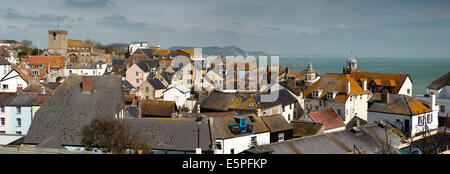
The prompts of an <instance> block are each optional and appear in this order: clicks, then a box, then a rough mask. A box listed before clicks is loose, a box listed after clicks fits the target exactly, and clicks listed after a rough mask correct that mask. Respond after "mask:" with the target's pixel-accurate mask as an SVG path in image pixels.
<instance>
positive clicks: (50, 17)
mask: <svg viewBox="0 0 450 174" xmlns="http://www.w3.org/2000/svg"><path fill="white" fill-rule="evenodd" d="M3 17H4V18H6V19H21V20H31V21H37V22H53V21H57V19H58V18H59V19H61V20H72V18H71V17H69V16H67V15H63V16H58V15H55V14H48V13H45V14H39V15H22V13H20V12H18V11H17V10H16V9H13V8H8V9H7V10H6V14H5V15H3Z"/></svg>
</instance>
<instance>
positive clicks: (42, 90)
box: [41, 86, 45, 94]
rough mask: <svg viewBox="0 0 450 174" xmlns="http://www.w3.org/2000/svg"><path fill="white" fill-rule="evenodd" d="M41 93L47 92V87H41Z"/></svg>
mask: <svg viewBox="0 0 450 174" xmlns="http://www.w3.org/2000/svg"><path fill="white" fill-rule="evenodd" d="M41 94H45V87H43V86H42V87H41Z"/></svg>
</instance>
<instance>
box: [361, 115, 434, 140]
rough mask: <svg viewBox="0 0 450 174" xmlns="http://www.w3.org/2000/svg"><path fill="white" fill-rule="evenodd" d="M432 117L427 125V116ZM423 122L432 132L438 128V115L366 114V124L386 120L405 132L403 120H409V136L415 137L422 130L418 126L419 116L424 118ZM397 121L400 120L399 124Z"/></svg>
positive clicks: (422, 127)
mask: <svg viewBox="0 0 450 174" xmlns="http://www.w3.org/2000/svg"><path fill="white" fill-rule="evenodd" d="M429 114H430V115H431V114H432V115H433V116H432V122H431V123H427V118H426V116H427V115H429ZM424 115H425V117H424V122H425V123H426V124H428V129H430V130H433V129H437V128H438V113H437V111H433V112H429V113H425V114H419V115H414V116H405V115H397V114H388V113H379V112H368V123H372V122H375V121H380V120H386V121H388V122H389V123H390V124H392V125H393V126H395V127H397V128H398V129H400V130H402V131H405V125H404V123H405V120H409V126H410V127H409V134H410V135H415V134H416V133H419V132H421V131H423V130H424V125H425V124H422V126H419V125H418V124H419V122H418V121H419V116H424ZM397 119H399V120H400V122H398V121H397Z"/></svg>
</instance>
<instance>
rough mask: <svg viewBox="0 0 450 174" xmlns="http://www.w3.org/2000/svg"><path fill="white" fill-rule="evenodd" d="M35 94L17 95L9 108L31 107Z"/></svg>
mask: <svg viewBox="0 0 450 174" xmlns="http://www.w3.org/2000/svg"><path fill="white" fill-rule="evenodd" d="M36 97H37V94H27V93H18V94H17V95H16V97H15V98H14V100H13V101H11V103H10V106H32V105H33V103H34V101H35V100H36Z"/></svg>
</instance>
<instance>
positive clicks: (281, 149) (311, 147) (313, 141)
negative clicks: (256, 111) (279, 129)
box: [263, 123, 402, 154]
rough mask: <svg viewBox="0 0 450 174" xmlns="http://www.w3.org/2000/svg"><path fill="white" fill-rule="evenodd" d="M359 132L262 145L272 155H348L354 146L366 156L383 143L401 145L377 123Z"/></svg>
mask: <svg viewBox="0 0 450 174" xmlns="http://www.w3.org/2000/svg"><path fill="white" fill-rule="evenodd" d="M359 128H360V131H358V132H353V131H352V130H343V131H337V132H332V133H327V134H319V135H314V136H309V137H303V138H295V139H291V140H286V141H283V142H277V143H272V144H268V145H263V147H267V148H269V149H270V150H271V151H272V153H273V154H348V153H353V152H354V151H355V152H356V150H354V146H356V147H357V148H358V149H359V150H360V151H362V152H364V153H368V154H373V153H376V150H380V149H381V148H382V143H383V141H385V140H386V133H387V137H388V141H389V142H390V143H391V146H393V147H396V146H398V145H400V144H402V139H401V138H400V137H399V136H397V135H396V134H394V133H393V132H391V131H389V128H387V129H388V131H385V128H383V127H381V126H380V125H379V124H378V123H373V124H368V125H363V126H361V127H359Z"/></svg>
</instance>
